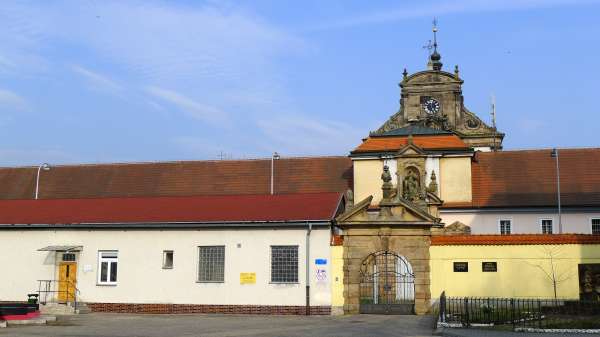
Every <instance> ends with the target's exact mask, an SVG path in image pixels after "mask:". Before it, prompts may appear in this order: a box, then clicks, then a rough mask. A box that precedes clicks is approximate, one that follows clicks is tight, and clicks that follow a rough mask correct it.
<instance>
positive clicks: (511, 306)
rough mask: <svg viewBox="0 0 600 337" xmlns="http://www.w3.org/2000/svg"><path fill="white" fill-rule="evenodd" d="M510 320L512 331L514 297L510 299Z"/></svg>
mask: <svg viewBox="0 0 600 337" xmlns="http://www.w3.org/2000/svg"><path fill="white" fill-rule="evenodd" d="M510 320H511V322H512V327H513V331H515V299H514V298H511V299H510Z"/></svg>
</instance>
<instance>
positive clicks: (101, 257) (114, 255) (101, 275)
mask: <svg viewBox="0 0 600 337" xmlns="http://www.w3.org/2000/svg"><path fill="white" fill-rule="evenodd" d="M118 254H119V252H118V251H116V250H112V251H99V252H98V284H117V265H118V262H119V258H118Z"/></svg>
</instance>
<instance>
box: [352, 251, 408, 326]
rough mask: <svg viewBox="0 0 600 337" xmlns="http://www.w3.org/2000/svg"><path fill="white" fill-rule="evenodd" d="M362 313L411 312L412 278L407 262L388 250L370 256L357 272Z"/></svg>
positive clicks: (405, 313)
mask: <svg viewBox="0 0 600 337" xmlns="http://www.w3.org/2000/svg"><path fill="white" fill-rule="evenodd" d="M360 278H361V281H360V290H359V291H360V305H359V311H360V313H361V314H397V315H409V314H413V313H414V306H415V276H414V274H413V271H412V267H411V265H410V263H408V261H407V260H406V259H405V258H404V257H403V256H400V255H397V254H394V253H392V252H389V251H381V252H377V253H373V254H371V255H369V256H367V258H366V259H365V260H364V261H363V263H362V266H361V269H360Z"/></svg>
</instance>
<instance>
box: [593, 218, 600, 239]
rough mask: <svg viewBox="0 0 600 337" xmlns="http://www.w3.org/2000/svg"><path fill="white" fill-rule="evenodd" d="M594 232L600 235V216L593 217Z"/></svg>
mask: <svg viewBox="0 0 600 337" xmlns="http://www.w3.org/2000/svg"><path fill="white" fill-rule="evenodd" d="M592 234H595V235H600V218H597V219H592Z"/></svg>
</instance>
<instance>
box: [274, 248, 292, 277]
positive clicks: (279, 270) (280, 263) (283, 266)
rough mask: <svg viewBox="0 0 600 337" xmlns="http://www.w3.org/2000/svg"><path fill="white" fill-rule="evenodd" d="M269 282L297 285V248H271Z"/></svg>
mask: <svg viewBox="0 0 600 337" xmlns="http://www.w3.org/2000/svg"><path fill="white" fill-rule="evenodd" d="M271 282H272V283H298V246H271Z"/></svg>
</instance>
